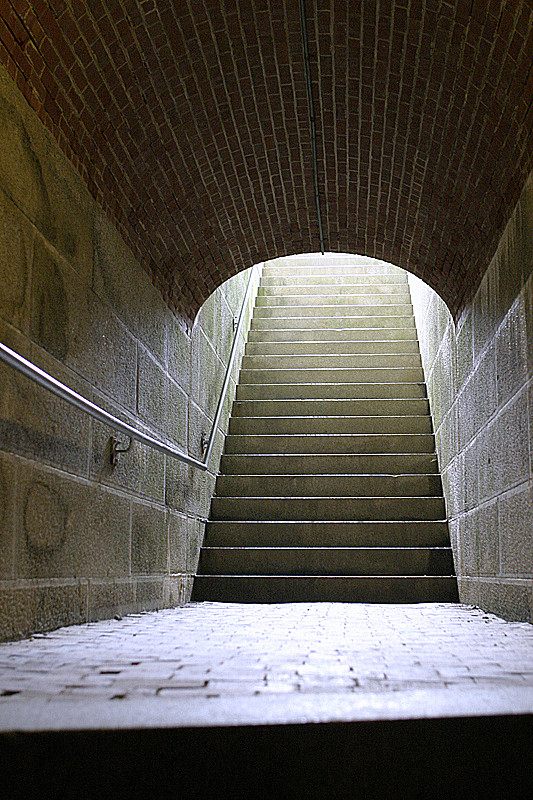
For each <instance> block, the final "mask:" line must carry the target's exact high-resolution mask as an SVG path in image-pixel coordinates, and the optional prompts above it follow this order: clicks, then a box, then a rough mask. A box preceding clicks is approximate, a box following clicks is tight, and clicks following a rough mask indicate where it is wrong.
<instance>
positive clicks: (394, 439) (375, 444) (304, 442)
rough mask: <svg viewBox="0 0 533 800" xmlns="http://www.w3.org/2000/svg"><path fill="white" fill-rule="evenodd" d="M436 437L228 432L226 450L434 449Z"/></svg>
mask: <svg viewBox="0 0 533 800" xmlns="http://www.w3.org/2000/svg"><path fill="white" fill-rule="evenodd" d="M434 451H435V440H434V438H433V435H431V434H427V433H389V434H386V435H381V434H366V433H362V434H357V433H355V434H351V433H343V434H333V433H332V434H317V433H309V434H289V435H285V434H278V435H276V434H259V435H257V436H254V435H250V434H248V435H246V436H238V435H233V434H228V436H227V437H226V448H225V452H226V453H228V454H230V453H243V454H246V453H248V454H251V453H268V454H277V453H287V454H288V453H301V454H306V455H308V454H315V455H321V454H324V453H335V454H341V453H434Z"/></svg>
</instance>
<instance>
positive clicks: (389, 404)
mask: <svg viewBox="0 0 533 800" xmlns="http://www.w3.org/2000/svg"><path fill="white" fill-rule="evenodd" d="M231 414H232V417H261V416H263V417H290V416H296V417H305V416H309V417H318V416H322V417H324V416H330V415H331V416H334V417H337V416H343V415H350V414H352V415H354V416H365V415H367V414H368V415H369V416H372V417H376V416H385V417H402V416H407V415H415V416H419V415H420V416H424V415H425V414H429V403H428V401H427V400H424V399H421V400H409V399H403V400H402V399H397V398H395V399H394V400H376V399H371V400H235V402H234V403H233V409H232V412H231Z"/></svg>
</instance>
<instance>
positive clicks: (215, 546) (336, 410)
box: [193, 257, 457, 603]
mask: <svg viewBox="0 0 533 800" xmlns="http://www.w3.org/2000/svg"><path fill="white" fill-rule="evenodd" d="M290 261H291V260H290V259H286V260H284V263H285V266H276V265H266V266H265V268H264V271H263V277H262V280H261V285H260V288H259V294H258V298H257V303H256V308H255V311H254V315H253V319H252V325H251V330H250V334H249V339H248V343H247V346H246V352H245V356H244V359H243V364H242V368H241V373H240V378H239V385H238V388H237V398H236V401H235V403H234V407H233V414H232V417H231V420H230V427H229V433H228V436H227V438H226V446H225V452H224V455H223V457H222V461H221V475H220V476H219V478H218V480H217V484H216V494H215V497H214V498H213V501H212V507H211V519H210V521H209V522H208V525H207V528H206V537H205V543H204V547H203V548H202V551H201V554H200V565H199V574H198V576H197V577H196V579H195V584H194V591H193V600H212V601H221V602H258V603H279V602H297V601H305V602H312V601H337V602H450V601H451V602H454V601H456V600H457V584H456V579H455V578H454V577H453V562H452V554H451V548H450V546H449V535H448V527H447V523H446V519H445V517H446V515H445V507H444V499H443V496H442V487H441V481H440V475H439V472H438V465H437V458H436V455H435V444H434V437H433V434H432V424H431V417H430V414H429V407H428V401H427V398H426V389H425V383H424V375H423V372H422V366H421V361H420V354H419V350H418V342H417V337H416V329H415V325H414V319H413V311H412V306H411V299H410V294H409V287H408V283H407V277H406V275H405V273H404V272H402V271H401V270H399V269H397V268H395V267H392V266H390V265H387V264H383V263H381V262H374V263H370V262H368V261H367V262H366V263H365V261H364V260H363V259H359V262H360V263H357V260H356V259H353V258H352V259H349V260H348V262H346V261H345V262H344V263H342V259H341V257H335V258H332V257H329V259H328V257H325V258H324V259H320V258H318V259H317V258H315V259H314V260H310V259H309V257H307V259H305V258H302V257H300V258H299V259H295V261H296V263H295V264H294V265H290ZM350 262H351V263H350ZM354 262H355V263H354ZM321 263H322V265H321Z"/></svg>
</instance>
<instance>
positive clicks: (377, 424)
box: [229, 415, 432, 436]
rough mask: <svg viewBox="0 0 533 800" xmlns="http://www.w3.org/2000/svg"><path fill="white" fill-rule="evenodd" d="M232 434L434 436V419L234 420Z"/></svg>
mask: <svg viewBox="0 0 533 800" xmlns="http://www.w3.org/2000/svg"><path fill="white" fill-rule="evenodd" d="M229 432H230V434H235V435H237V436H244V435H247V434H251V435H254V436H255V435H261V434H300V433H318V434H320V433H370V434H382V435H383V434H388V433H431V432H432V430H431V417H430V416H429V415H425V416H417V417H415V416H403V417H385V416H378V417H372V416H370V415H367V416H360V417H356V416H341V417H333V416H316V417H311V416H303V417H297V416H292V417H288V416H287V417H232V418H231V419H230V424H229Z"/></svg>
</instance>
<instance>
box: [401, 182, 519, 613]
mask: <svg viewBox="0 0 533 800" xmlns="http://www.w3.org/2000/svg"><path fill="white" fill-rule="evenodd" d="M532 270H533V176H530V178H529V180H528V182H527V184H526V186H525V188H524V190H523V192H522V195H521V198H520V201H519V203H518V205H517V206H516V208H515V210H514V213H513V215H512V216H511V218H510V220H509V222H508V224H507V227H506V229H505V232H504V235H503V237H502V239H501V241H500V243H499V246H498V249H497V252H496V254H495V256H494V258H493V259H492V261H491V263H490V266H489V268H488V270H487V272H486V274H485V276H484V279H483V282H482V284H481V286H480V288H479V290H478V292H477V293H476V295H475V297H474V300H473V302H472V303H471V304H470V305H469V306H468V307H467V308H466V309H465V312H464V313H463V315H462V316H461V318H460V320H458V323H457V325H455V324H454V321H453V320H452V318H451V316H450V314H449V312H448V309H447V308H446V306H445V304H444V303H443V301H442V300H441V299H440V297H439V296H438V295H437V294H435V292H433V291H432V290H431V289H430V288H429V287H428V286H426V285H425V284H424V283H422V282H421V281H419V280H418V279H417V278H415V277H414V276H412V275H411V276H410V278H409V280H410V285H411V294H412V298H413V305H414V310H415V317H416V322H417V328H418V333H419V339H420V346H421V352H422V358H423V362H424V368H425V371H426V377H427V383H428V393H429V398H430V403H431V408H432V412H433V415H434V423H435V429H436V441H437V451H438V454H439V459H440V466H441V470H442V474H443V482H444V490H445V496H446V502H447V509H448V515H449V519H450V530H451V536H452V544H453V549H454V556H455V562H456V569H457V574H458V576H459V590H460V597H461V600H462V601H463V602H467V603H474V604H475V605H479V606H481V607H482V608H485V609H487V610H489V611H493V612H495V613H496V614H500V615H501V616H503V617H506V618H508V619H515V620H529V621H533V504H532V493H531V478H532V473H531V468H532V466H531V465H532V457H533V445H532V437H531V433H532V430H533V275H532Z"/></svg>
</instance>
